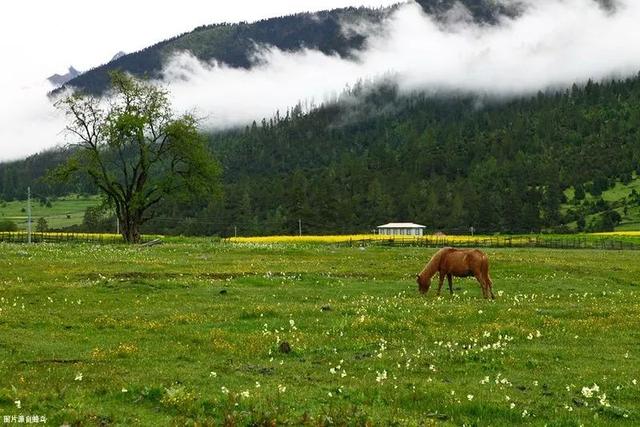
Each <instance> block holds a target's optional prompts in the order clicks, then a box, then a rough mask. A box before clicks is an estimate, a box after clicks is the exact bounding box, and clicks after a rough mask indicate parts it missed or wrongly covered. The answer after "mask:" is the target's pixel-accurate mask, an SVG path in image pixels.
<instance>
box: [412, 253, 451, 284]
mask: <svg viewBox="0 0 640 427" xmlns="http://www.w3.org/2000/svg"><path fill="white" fill-rule="evenodd" d="M451 249H452V248H442V249H440V250H439V251H438V252H436V253H435V254H433V256H432V257H431V259H430V260H429V262H428V263H427V265H425V266H424V268H423V269H422V271H421V272H420V274H419V276H420V277H424V276H427V278H430V277H431V276H433V275H434V274H435V272H436V271H437V270H438V267H439V266H440V260H441V259H442V256H443V255H444V254H445V253H447V252H449V251H450V250H451Z"/></svg>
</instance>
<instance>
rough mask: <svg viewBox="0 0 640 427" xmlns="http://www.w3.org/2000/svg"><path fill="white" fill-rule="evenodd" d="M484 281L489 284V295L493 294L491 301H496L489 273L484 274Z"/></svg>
mask: <svg viewBox="0 0 640 427" xmlns="http://www.w3.org/2000/svg"><path fill="white" fill-rule="evenodd" d="M484 280H485V282H486V284H487V289H488V290H489V293H490V294H491V299H496V296H495V295H494V294H493V282H492V281H491V277H489V273H488V272H486V273H485V274H484Z"/></svg>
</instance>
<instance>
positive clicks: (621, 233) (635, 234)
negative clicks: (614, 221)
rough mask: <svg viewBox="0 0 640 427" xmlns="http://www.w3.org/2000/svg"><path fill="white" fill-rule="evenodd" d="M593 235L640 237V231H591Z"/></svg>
mask: <svg viewBox="0 0 640 427" xmlns="http://www.w3.org/2000/svg"><path fill="white" fill-rule="evenodd" d="M591 235H593V236H621V237H625V236H626V237H640V231H609V232H606V233H591Z"/></svg>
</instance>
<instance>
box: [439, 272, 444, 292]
mask: <svg viewBox="0 0 640 427" xmlns="http://www.w3.org/2000/svg"><path fill="white" fill-rule="evenodd" d="M443 283H444V273H440V283H438V295H440V290H442V284H443Z"/></svg>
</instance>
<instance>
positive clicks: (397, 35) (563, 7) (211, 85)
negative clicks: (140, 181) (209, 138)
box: [0, 0, 640, 159]
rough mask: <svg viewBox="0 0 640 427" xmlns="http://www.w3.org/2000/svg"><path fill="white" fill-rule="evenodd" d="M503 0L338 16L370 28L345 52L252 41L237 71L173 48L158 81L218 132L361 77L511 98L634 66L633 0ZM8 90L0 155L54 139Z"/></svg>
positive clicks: (38, 108)
mask: <svg viewBox="0 0 640 427" xmlns="http://www.w3.org/2000/svg"><path fill="white" fill-rule="evenodd" d="M502 2H503V3H511V4H514V3H518V4H520V5H521V10H522V13H521V14H519V15H518V16H517V17H514V18H508V17H503V18H501V20H500V21H499V22H498V23H497V24H496V25H487V24H478V23H474V22H473V20H471V19H470V14H469V13H468V12H467V11H466V10H465V9H464V8H463V7H462V6H461V5H460V4H458V5H456V6H455V8H454V9H453V10H452V11H451V12H450V13H449V14H448V16H447V17H446V19H444V20H443V19H440V20H435V19H433V18H432V17H430V16H428V15H426V14H425V13H424V12H423V11H422V9H421V8H420V7H419V5H417V4H416V3H408V4H406V5H402V6H400V7H398V8H397V10H396V11H395V12H394V13H392V14H391V15H390V16H389V17H388V18H387V19H385V20H384V21H383V22H382V23H381V24H371V23H368V22H355V23H354V22H350V23H348V24H347V23H345V26H344V31H345V32H347V33H353V32H360V33H366V34H367V35H368V38H367V42H366V45H365V46H364V48H363V49H362V50H360V51H356V52H353V54H352V55H351V57H350V58H342V57H339V56H337V55H327V54H324V53H322V52H320V51H317V50H312V49H303V50H300V51H297V52H285V51H282V50H279V49H277V48H275V47H272V46H256V49H255V57H254V61H255V65H254V66H253V67H252V68H251V69H238V68H232V67H229V66H226V65H224V64H219V63H215V62H203V61H200V60H198V59H197V58H195V57H194V56H193V55H191V54H189V53H186V52H184V53H178V54H175V55H174V56H173V57H172V58H170V59H169V60H168V61H167V63H166V64H165V66H164V67H163V72H162V76H163V77H162V79H161V80H159V83H160V84H162V85H165V86H167V87H168V89H169V91H170V93H171V96H172V101H173V104H174V107H175V108H176V110H177V111H192V112H195V114H196V115H197V116H199V117H203V122H202V123H203V126H204V127H206V128H207V129H223V128H229V127H232V126H243V125H245V124H250V123H251V122H252V121H253V120H257V121H259V120H261V119H262V118H264V117H267V118H268V117H271V116H272V115H273V114H275V112H276V111H277V110H279V111H280V112H281V114H282V113H283V112H284V111H285V110H287V109H288V108H291V107H293V106H295V105H296V104H298V103H299V102H302V103H303V104H306V105H307V106H312V105H319V104H321V103H323V102H326V101H327V100H332V99H335V98H336V97H337V96H339V95H340V93H341V92H342V91H343V90H344V89H345V88H346V87H347V86H348V85H353V84H354V83H356V82H358V81H361V80H365V81H376V80H378V79H382V78H385V79H389V78H392V79H394V80H395V82H396V83H397V86H398V88H399V89H400V91H402V92H405V93H410V92H415V91H423V92H427V93H432V92H442V91H464V92H470V93H477V94H481V95H489V96H496V97H513V96H519V95H529V94H532V93H535V92H537V91H538V90H545V89H562V88H566V87H570V86H571V85H572V84H573V83H576V82H577V83H583V82H586V81H587V80H588V79H594V80H603V79H608V78H622V77H628V76H632V75H635V74H637V73H638V71H640V25H638V24H637V23H638V22H640V2H638V1H636V0H617V1H616V2H615V7H614V8H613V9H607V8H603V7H602V6H601V5H600V4H599V3H598V2H596V1H595V0H502ZM43 84H44V83H43ZM15 91H16V93H15V94H14V95H15V96H12V97H10V99H13V98H15V100H14V102H13V103H12V105H8V104H7V103H5V104H4V105H2V106H0V107H2V108H0V115H1V117H2V120H3V121H5V122H6V123H2V125H1V126H0V141H1V146H2V150H3V152H2V153H0V159H7V158H12V157H17V156H18V155H25V154H29V153H32V152H34V151H36V150H38V149H42V148H43V147H47V146H49V147H50V146H53V145H55V144H57V143H60V142H63V140H64V138H63V136H62V133H61V131H62V129H63V128H64V117H62V116H61V115H60V114H58V113H56V112H55V110H54V109H53V107H52V106H51V103H50V101H49V100H48V99H47V98H46V96H45V95H44V93H45V92H46V89H45V88H44V87H38V86H37V85H34V86H32V87H28V88H17V89H15ZM36 93H39V94H40V95H36ZM6 148H9V150H13V151H7V150H6Z"/></svg>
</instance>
